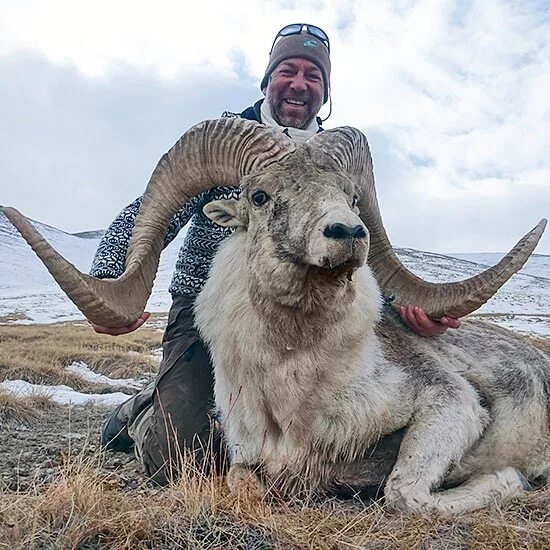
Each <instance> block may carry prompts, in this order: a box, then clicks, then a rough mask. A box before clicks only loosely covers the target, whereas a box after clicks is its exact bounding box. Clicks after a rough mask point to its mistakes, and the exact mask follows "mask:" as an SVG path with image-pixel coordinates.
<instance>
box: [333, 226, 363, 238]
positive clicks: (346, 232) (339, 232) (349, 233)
mask: <svg viewBox="0 0 550 550" xmlns="http://www.w3.org/2000/svg"><path fill="white" fill-rule="evenodd" d="M323 235H324V236H325V237H328V238H329V239H364V238H365V237H366V236H367V232H366V231H365V228H364V227H363V226H362V225H360V224H357V225H353V226H351V225H346V224H343V223H332V224H330V225H327V226H326V227H325V229H324V230H323Z"/></svg>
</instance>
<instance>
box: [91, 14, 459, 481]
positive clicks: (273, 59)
mask: <svg viewBox="0 0 550 550" xmlns="http://www.w3.org/2000/svg"><path fill="white" fill-rule="evenodd" d="M260 87H261V90H262V92H263V94H264V95H265V99H261V100H260V101H258V102H257V103H256V104H255V105H254V106H252V107H248V108H247V109H245V110H244V111H242V112H241V113H230V112H227V111H226V112H225V113H224V114H223V115H222V116H225V117H239V118H244V119H248V120H253V121H256V122H258V123H262V124H265V125H267V126H271V127H274V128H277V129H279V130H280V131H281V132H283V133H284V134H286V135H287V136H288V138H289V139H294V140H296V141H305V140H307V139H308V138H310V137H312V136H313V135H315V134H316V133H317V132H321V131H322V128H321V122H322V121H321V119H319V118H318V116H317V115H318V113H319V110H320V109H321V107H322V106H323V105H324V104H325V103H326V102H327V101H328V100H329V98H330V43H329V39H328V36H327V35H326V33H325V32H324V31H323V30H322V29H320V28H319V27H316V26H314V25H309V24H305V23H295V24H292V25H287V26H286V27H283V28H282V29H281V30H280V31H279V32H278V33H277V35H276V37H275V40H274V42H273V45H272V48H271V52H270V54H269V63H268V66H267V69H266V71H265V74H264V77H263V78H262V81H261V85H260ZM238 196H239V189H237V188H232V187H214V188H212V189H209V190H208V191H205V192H203V193H201V194H199V195H197V196H196V197H194V198H193V199H191V200H190V201H189V202H188V203H187V204H186V205H185V206H184V207H183V208H182V209H181V210H180V211H179V212H178V213H177V214H176V215H175V216H174V217H173V218H172V220H171V222H170V225H169V228H168V232H167V234H166V237H165V241H164V245H165V246H167V245H168V244H169V243H170V242H171V241H172V240H173V239H174V237H175V236H176V235H177V233H178V232H179V231H180V230H181V229H182V228H183V227H184V226H185V225H186V224H187V223H188V222H190V225H189V229H188V232H187V235H186V238H185V241H184V243H183V245H182V247H181V250H180V253H179V257H178V261H177V263H176V269H175V271H174V276H173V278H172V282H171V284H170V288H169V289H168V290H169V292H170V293H171V295H172V300H173V301H172V307H171V308H170V312H169V316H168V324H167V327H166V331H165V333H164V337H163V342H162V348H163V358H162V362H161V364H160V367H159V374H158V376H157V378H156V380H155V381H154V383H151V384H150V385H149V386H148V387H147V388H146V389H144V390H143V391H142V392H140V393H139V394H137V395H136V396H134V397H133V398H131V399H130V400H129V401H127V402H126V403H123V404H122V405H121V406H119V407H118V408H117V409H116V410H115V411H114V412H113V413H112V414H111V416H110V417H109V418H108V419H107V421H106V423H105V425H104V427H103V430H102V434H101V443H102V445H103V446H105V447H106V448H110V449H113V450H128V449H129V448H131V447H132V446H133V445H134V444H135V451H136V454H137V455H138V457H139V458H140V459H141V461H142V462H143V465H144V467H145V470H146V471H147V473H148V474H149V476H151V478H152V479H154V480H155V481H157V482H158V483H161V484H164V483H166V482H167V481H168V480H169V479H170V478H171V477H172V476H173V475H175V474H176V473H177V464H178V458H179V457H181V453H182V452H183V451H184V450H186V451H189V450H191V449H192V450H193V452H194V453H195V456H196V457H197V459H200V458H201V457H202V456H204V451H205V448H206V447H207V445H208V444H209V442H211V437H212V433H211V424H210V420H211V418H210V415H211V411H212V409H213V373H212V366H211V363H210V357H209V354H208V350H207V348H206V345H205V344H204V343H203V341H202V340H201V338H200V336H199V334H198V332H197V330H196V328H195V326H194V319H193V304H194V302H195V299H196V297H197V295H198V294H199V292H200V291H201V290H202V288H203V286H204V283H205V281H206V279H207V277H208V272H209V269H210V264H211V262H212V259H213V257H214V255H215V253H216V250H217V248H218V246H219V244H220V242H221V241H222V240H223V239H224V238H225V237H226V236H227V235H228V234H229V231H228V230H227V229H225V228H223V227H220V226H218V225H216V224H214V223H213V222H212V221H211V220H209V219H208V218H207V217H206V215H205V214H204V212H203V208H204V206H205V205H206V204H208V203H209V202H211V201H214V200H218V199H229V198H238ZM140 205H141V197H139V198H138V199H136V200H135V201H134V202H133V203H132V204H130V205H129V206H127V207H126V208H125V209H123V210H122V212H121V213H120V214H119V215H118V217H117V218H116V219H115V220H114V221H113V223H112V224H111V225H110V226H109V228H108V229H107V231H106V233H105V235H104V236H103V238H102V240H101V242H100V244H99V248H98V250H97V252H96V255H95V258H94V261H93V264H92V269H91V271H90V274H91V275H93V276H94V277H98V278H116V277H119V276H120V275H122V273H123V272H124V267H125V261H126V252H127V249H128V244H129V241H130V237H131V235H132V230H133V227H134V223H135V220H136V217H137V214H138V211H139V208H140ZM148 317H149V314H148V313H143V314H142V315H141V316H140V317H139V319H136V321H135V322H134V323H132V324H130V325H129V326H127V327H124V328H117V329H112V328H109V327H101V326H97V325H93V327H94V330H95V331H96V332H99V333H102V334H110V335H112V336H117V335H120V334H127V333H130V332H133V331H134V330H136V329H138V328H139V327H140V326H141V325H142V324H143V323H144V322H145V321H146V320H147V318H148ZM402 318H403V320H404V321H405V322H406V323H407V324H408V325H409V326H410V327H411V328H413V330H415V331H416V332H418V333H420V334H423V335H425V336H432V335H435V334H440V333H442V332H444V331H445V330H446V329H447V328H448V327H449V326H454V324H455V323H458V322H457V321H456V320H454V319H451V320H448V321H444V323H435V322H434V321H431V320H430V319H428V318H427V317H426V316H425V315H424V313H423V312H422V311H421V310H420V311H418V309H410V310H407V311H405V312H402ZM218 443H219V438H218V439H217V438H216V437H214V447H215V449H217V444H218ZM215 453H217V451H216V450H215Z"/></svg>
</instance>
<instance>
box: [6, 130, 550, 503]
mask: <svg viewBox="0 0 550 550" xmlns="http://www.w3.org/2000/svg"><path fill="white" fill-rule="evenodd" d="M239 184H240V186H241V188H242V193H241V199H240V200H239V201H215V202H212V203H210V204H209V205H207V206H206V207H205V212H206V213H207V215H208V216H209V217H211V219H213V220H214V221H216V222H217V223H219V224H221V225H224V226H228V227H233V228H234V229H235V231H234V233H233V234H232V235H231V236H230V237H228V238H227V239H226V240H225V242H224V243H223V244H222V246H221V247H220V249H219V251H218V253H217V255H216V257H215V259H214V262H213V265H212V268H211V272H210V277H209V279H208V281H207V284H206V286H205V288H204V290H203V291H202V292H201V294H200V295H199V297H198V299H197V302H196V308H195V314H196V322H197V325H198V327H199V329H200V331H201V334H202V335H203V337H204V339H205V340H206V341H207V342H208V344H209V346H210V349H211V353H212V357H213V362H214V366H215V396H216V405H217V408H218V411H219V414H220V417H221V421H222V426H223V430H224V436H225V439H226V441H227V444H228V447H229V450H230V459H231V463H232V466H231V469H230V473H229V479H230V480H232V483H235V482H236V480H239V479H241V478H242V475H243V472H248V471H254V472H255V473H254V475H257V476H259V479H261V480H262V482H263V483H264V484H266V485H268V486H273V487H275V488H277V489H278V490H279V491H282V492H283V493H286V494H293V493H301V492H302V491H306V492H309V493H325V492H328V493H330V492H331V491H334V490H343V489H347V490H350V491H362V490H369V489H372V488H373V487H379V486H384V495H385V499H386V501H387V503H388V505H389V506H390V507H391V508H393V509H396V510H402V511H406V512H425V511H432V510H435V511H440V512H444V513H459V512H464V511H469V510H473V509H476V508H480V507H483V506H486V505H488V504H489V503H492V502H495V501H497V502H498V501H501V500H504V499H506V498H509V497H512V496H515V495H519V494H522V493H523V492H524V491H525V490H526V489H528V488H529V487H530V486H531V485H530V482H533V481H534V480H538V481H541V482H546V481H548V478H549V477H550V438H549V429H550V419H549V409H550V360H549V358H548V357H547V356H546V355H545V354H543V353H542V352H541V351H539V350H537V349H536V348H534V347H533V346H532V345H530V344H529V343H527V342H526V341H525V340H523V339H522V338H520V337H519V336H517V335H515V334H513V333H511V332H508V331H506V330H503V329H501V328H498V327H495V326H492V325H490V324H486V323H482V322H478V321H471V320H465V321H464V323H463V325H462V327H461V328H460V329H459V330H457V331H453V334H446V335H444V336H442V337H439V338H432V339H426V338H422V337H419V336H417V335H415V334H413V333H412V332H411V331H410V330H408V329H407V328H405V327H404V326H403V325H402V323H401V322H400V320H399V319H398V316H397V315H395V314H394V313H393V312H392V311H391V307H390V306H385V307H384V308H382V299H381V290H382V292H383V294H384V295H386V296H387V295H390V294H391V295H394V296H395V300H394V302H393V305H394V306H399V305H400V304H417V305H419V306H421V307H423V308H424V309H425V310H426V312H427V313H428V314H429V315H430V316H431V317H432V318H439V317H441V316H442V315H443V314H448V315H451V316H455V317H462V316H464V315H466V314H468V313H470V312H472V311H474V310H476V309H477V308H478V307H479V306H480V305H481V304H483V303H484V302H486V301H487V300H488V299H489V298H490V297H491V296H492V295H493V294H494V293H495V292H496V291H497V290H498V288H499V287H500V286H502V284H504V282H506V280H507V279H508V278H509V277H510V276H511V275H512V274H513V273H514V272H516V271H517V270H518V269H520V268H521V266H522V265H523V264H524V263H525V261H526V260H527V258H528V257H529V255H530V254H531V252H532V251H533V249H534V247H535V245H536V243H537V242H538V240H539V238H540V236H541V235H542V232H543V230H544V227H545V223H546V221H545V220H542V221H541V222H540V223H539V224H538V225H537V227H535V229H533V230H532V231H531V232H530V233H528V234H527V235H526V236H525V237H524V238H523V239H521V241H519V243H518V244H517V245H516V246H515V247H514V248H513V250H512V251H511V252H510V253H509V254H508V255H507V256H506V257H505V258H503V259H502V260H501V262H500V263H499V264H497V265H496V266H494V267H492V268H490V269H488V270H487V271H485V272H483V273H481V274H480V275H477V276H475V277H472V278H470V279H468V280H465V281H461V282H456V283H449V284H434V283H428V282H425V281H423V280H421V279H420V278H418V277H416V276H414V275H413V274H411V273H410V272H409V271H408V270H407V269H406V268H405V267H404V266H403V265H402V264H401V263H400V262H399V260H398V259H397V257H396V256H395V254H394V252H393V250H392V248H391V245H390V242H389V240H388V238H387V235H386V233H385V230H384V228H383V225H382V220H381V217H380V213H379V209H378V204H377V199H376V193H375V189H374V177H373V170H372V160H371V156H370V152H369V147H368V144H367V140H366V138H365V136H364V135H363V134H362V133H361V132H360V131H358V130H356V129H353V128H348V127H342V128H337V129H334V130H328V131H325V132H322V133H320V134H317V135H316V136H315V137H313V138H311V139H310V140H308V141H307V142H306V143H304V144H300V145H297V144H295V143H293V141H292V140H290V139H287V138H286V137H285V136H284V135H281V134H280V133H278V132H276V131H275V130H274V129H268V128H265V127H263V126H261V125H258V124H256V123H254V122H250V121H245V120H239V119H223V120H213V121H206V122H203V123H200V124H198V125H196V126H194V127H193V128H191V129H190V130H188V131H187V132H186V133H185V134H184V135H183V136H182V137H181V138H180V140H179V141H178V142H177V143H176V144H175V145H174V146H173V147H172V148H171V149H170V151H168V153H166V154H165V155H164V156H163V157H162V158H161V160H160V161H159V163H158V165H157V167H156V169H155V171H154V172H153V174H152V176H151V179H150V181H149V184H148V186H147V189H146V191H145V195H144V199H143V204H142V206H141V210H140V213H139V216H138V219H137V222H136V226H135V228H134V232H133V235H132V239H131V243H130V248H129V251H128V256H127V261H126V270H125V273H124V274H123V275H122V276H121V277H120V278H119V279H116V280H96V279H93V278H92V277H89V276H87V275H85V274H82V273H80V272H79V271H78V270H76V268H74V266H72V265H71V264H70V263H69V262H67V261H66V260H65V259H64V258H63V257H61V256H60V255H59V254H58V253H57V252H56V251H55V250H53V249H52V248H51V247H50V246H49V245H48V244H47V243H46V242H45V241H44V239H43V238H42V237H41V236H40V235H39V234H38V233H37V232H36V230H35V229H34V228H33V226H32V225H31V224H29V223H28V222H27V220H26V219H25V218H24V217H23V216H21V214H19V213H18V212H17V211H16V210H14V209H11V208H5V209H4V212H5V214H6V215H7V216H8V217H9V219H10V220H11V221H12V222H13V223H14V225H15V226H16V227H17V228H18V230H19V231H20V232H21V234H22V235H23V236H24V238H25V239H26V240H27V241H28V242H29V244H30V245H31V246H32V247H33V249H34V250H35V252H36V253H37V254H38V256H39V257H40V258H41V259H42V261H43V262H44V263H45V264H46V266H47V267H48V269H49V270H50V272H51V273H52V275H53V276H54V277H55V279H56V280H57V282H58V283H59V284H60V286H61V287H62V288H63V290H64V291H65V292H66V293H67V295H68V296H69V297H70V298H71V300H73V302H74V303H75V304H76V305H77V306H78V307H79V309H80V310H81V311H82V312H83V313H84V315H85V316H86V317H87V318H88V319H90V320H91V321H93V322H94V323H97V324H99V325H104V326H113V327H114V326H125V325H128V324H130V323H131V322H133V321H134V320H135V319H136V318H137V317H139V315H140V314H141V313H142V312H143V310H144V308H145V304H146V301H147V298H148V297H149V295H150V292H151V288H152V285H153V280H154V277H155V274H156V270H157V267H158V262H159V257H160V253H161V249H162V243H163V237H164V233H165V231H166V228H167V226H168V223H169V221H170V218H171V217H172V216H173V214H175V213H176V212H177V211H178V209H180V208H181V207H182V205H183V204H185V203H186V201H188V200H189V199H190V198H191V197H193V196H195V195H196V194H198V193H199V192H202V191H204V190H205V189H207V188H210V187H213V186H218V185H230V186H236V185H239ZM380 289H381V290H380ZM382 309H384V310H387V311H386V312H385V313H384V314H383V315H382V314H381V311H382Z"/></svg>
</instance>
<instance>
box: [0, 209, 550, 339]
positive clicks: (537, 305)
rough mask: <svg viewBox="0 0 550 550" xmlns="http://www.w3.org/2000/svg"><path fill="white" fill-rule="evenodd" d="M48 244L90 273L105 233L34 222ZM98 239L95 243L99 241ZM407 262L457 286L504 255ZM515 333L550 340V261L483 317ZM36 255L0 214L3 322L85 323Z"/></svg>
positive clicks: (504, 292) (158, 293)
mask: <svg viewBox="0 0 550 550" xmlns="http://www.w3.org/2000/svg"><path fill="white" fill-rule="evenodd" d="M34 223H35V225H36V227H37V228H38V230H39V231H40V232H41V233H42V234H43V235H44V236H45V237H46V239H47V240H48V241H49V242H50V243H51V244H52V245H53V246H54V247H55V248H56V249H57V250H59V252H61V253H62V254H63V255H64V256H65V257H66V258H67V259H69V260H70V261H71V262H72V263H74V264H75V265H76V266H77V267H78V268H79V269H80V270H81V271H85V272H86V271H88V270H89V268H90V265H91V261H92V258H93V255H94V252H95V249H96V248H97V245H98V242H99V237H100V235H101V232H94V233H96V234H95V235H94V234H93V233H92V234H91V235H90V232H86V234H84V235H82V234H77V235H70V234H68V233H65V232H63V231H60V230H58V229H55V228H54V227H51V226H48V225H45V224H42V223H40V222H34ZM184 236H185V229H184V230H183V231H182V232H181V233H180V235H178V237H177V238H176V239H175V240H174V242H172V243H171V244H170V246H169V247H168V248H167V249H166V250H165V251H164V252H163V254H162V257H161V262H160V268H159V272H158V274H157V278H156V280H155V286H154V288H153V293H152V295H151V298H150V299H149V303H148V307H147V309H148V310H149V311H167V310H168V308H169V307H170V296H169V294H168V292H167V289H168V286H169V284H170V279H171V277H172V271H173V268H174V265H175V263H176V258H177V254H178V251H179V248H180V246H181V243H182V240H183V238H184ZM94 237H95V238H94ZM396 251H397V253H398V255H399V257H400V258H401V260H402V261H403V263H404V264H405V265H406V266H407V267H408V268H409V269H411V270H412V271H413V272H415V273H416V274H418V275H420V276H421V277H423V278H425V279H427V280H430V281H436V282H443V281H456V280H460V279H464V278H466V277H470V276H472V275H475V274H476V273H479V272H480V271H483V269H485V266H487V265H493V264H494V263H496V262H497V261H498V260H499V259H500V257H501V256H502V254H500V255H499V254H457V255H456V257H450V256H444V255H441V254H432V253H430V252H422V251H418V250H412V249H408V248H401V249H400V248H398V249H396ZM478 313H479V314H482V315H484V316H487V317H488V318H489V319H490V320H492V321H494V322H496V323H498V324H500V325H502V326H505V327H508V328H512V329H515V330H519V331H523V332H531V333H537V334H544V335H550V256H543V255H535V256H534V257H533V258H532V259H531V260H530V261H529V262H528V264H527V265H526V267H525V268H524V270H522V271H521V272H520V273H519V274H517V275H515V276H514V277H512V279H511V280H510V281H509V282H508V283H506V285H505V286H504V287H503V288H502V289H501V290H500V291H499V292H498V294H497V295H496V296H495V297H494V298H492V299H491V300H490V301H489V303H487V304H485V305H484V306H483V307H482V308H481V309H480V310H479V312H478ZM81 318H82V316H81V314H80V312H79V311H78V310H77V309H76V307H75V306H74V305H73V304H72V302H70V301H69V300H68V298H66V297H65V295H64V294H63V293H62V292H61V290H60V289H59V287H58V286H57V285H56V283H55V282H54V281H53V279H52V278H51V276H50V275H49V273H48V272H47V271H46V269H45V268H44V267H43V266H42V263H41V262H40V261H39V260H38V259H37V258H36V256H35V255H34V252H32V250H31V249H30V248H29V247H28V245H27V244H26V243H25V242H24V241H23V239H22V238H21V237H20V236H19V234H18V233H17V232H16V230H15V229H14V228H13V226H12V225H11V224H10V223H9V221H8V220H7V219H6V217H5V216H4V215H3V214H1V213H0V322H2V321H3V322H20V323H21V322H22V323H32V322H39V323H48V322H55V321H66V320H72V319H81Z"/></svg>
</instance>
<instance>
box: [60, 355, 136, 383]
mask: <svg viewBox="0 0 550 550" xmlns="http://www.w3.org/2000/svg"><path fill="white" fill-rule="evenodd" d="M66 370H67V371H68V372H70V373H72V374H76V375H77V376H80V377H81V378H84V380H87V381H88V382H93V383H94V384H107V385H109V386H127V387H129V388H134V389H141V388H142V387H143V385H144V382H146V380H136V379H135V378H110V377H109V376H105V375H104V374H98V373H97V372H94V371H93V370H91V369H90V368H89V367H88V365H86V363H83V362H82V361H73V362H72V363H71V364H70V365H68V366H67V367H66Z"/></svg>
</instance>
